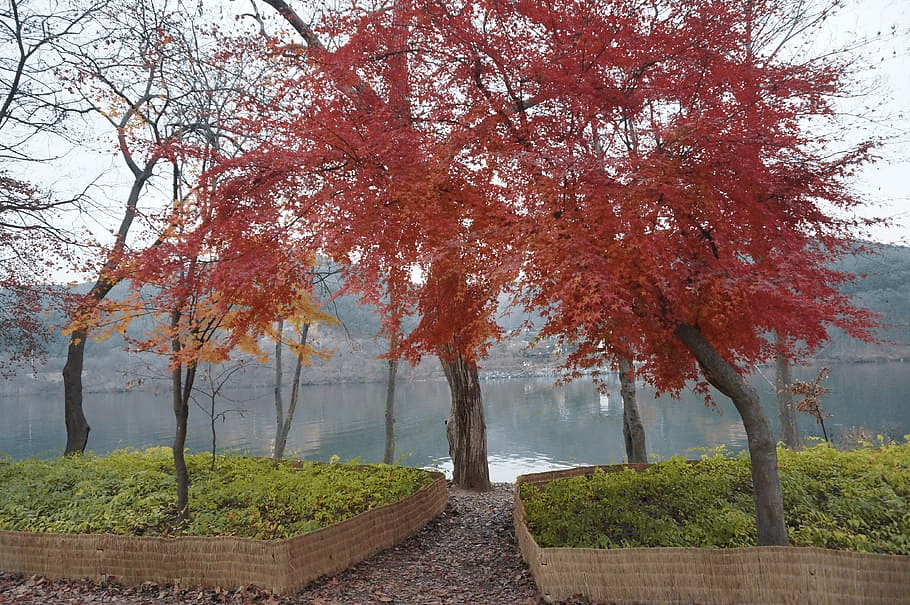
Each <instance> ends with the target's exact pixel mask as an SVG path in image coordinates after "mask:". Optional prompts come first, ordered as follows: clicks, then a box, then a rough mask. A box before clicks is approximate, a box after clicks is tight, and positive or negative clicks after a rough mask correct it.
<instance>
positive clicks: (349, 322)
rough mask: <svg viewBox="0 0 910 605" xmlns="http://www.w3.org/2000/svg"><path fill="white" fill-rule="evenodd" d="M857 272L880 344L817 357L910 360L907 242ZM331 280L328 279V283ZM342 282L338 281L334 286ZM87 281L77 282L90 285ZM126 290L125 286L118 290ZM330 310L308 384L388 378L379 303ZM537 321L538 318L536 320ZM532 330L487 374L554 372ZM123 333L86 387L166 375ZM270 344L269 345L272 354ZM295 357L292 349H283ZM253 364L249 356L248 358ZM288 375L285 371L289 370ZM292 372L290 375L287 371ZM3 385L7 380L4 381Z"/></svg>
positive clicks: (411, 375)
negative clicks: (333, 322)
mask: <svg viewBox="0 0 910 605" xmlns="http://www.w3.org/2000/svg"><path fill="white" fill-rule="evenodd" d="M836 268H837V269H839V270H842V271H845V272H849V273H851V274H854V275H856V276H857V278H856V280H855V281H854V282H852V283H849V284H846V285H845V286H844V288H843V291H844V293H846V294H849V295H851V296H852V297H854V298H855V300H856V302H857V304H859V305H861V306H864V307H866V308H869V309H870V310H872V311H874V312H876V313H879V314H880V315H881V317H882V319H881V321H882V325H883V327H882V330H881V331H880V334H879V336H880V338H881V339H882V340H883V341H884V342H881V343H872V344H869V343H863V342H860V341H857V340H855V339H853V338H850V337H848V336H847V335H845V334H844V333H843V332H841V331H839V330H832V333H831V341H830V342H829V343H828V345H827V346H825V347H824V348H823V349H822V350H821V351H819V352H818V354H817V355H816V357H817V359H819V360H832V361H885V360H910V248H908V247H904V246H885V245H880V246H876V247H875V253H874V254H863V255H853V256H849V257H846V258H844V259H842V261H841V262H840V263H839V264H838V266H837V267H836ZM330 286H331V285H330ZM334 287H337V284H334ZM87 289H88V285H81V286H77V287H76V291H78V292H84V291H87ZM124 291H125V288H123V287H121V288H119V289H118V290H115V291H114V293H113V294H114V295H115V296H116V295H117V294H118V292H120V293H121V294H120V295H121V296H122V292H124ZM331 312H332V313H333V314H335V315H337V317H338V318H339V319H340V320H341V322H342V323H341V325H338V326H323V325H319V326H314V327H313V328H311V331H310V341H311V343H313V344H314V345H316V346H317V347H319V348H321V349H322V350H325V351H326V352H333V355H332V356H331V357H330V358H329V359H328V360H314V362H313V364H312V366H310V367H307V368H305V370H304V373H303V381H304V382H306V383H329V382H372V381H382V380H385V379H386V376H387V371H388V366H387V362H386V361H385V360H383V359H380V356H381V355H382V354H383V353H385V351H386V348H387V343H386V342H385V341H384V340H382V339H378V338H376V336H375V335H376V334H377V333H378V331H379V327H380V323H379V317H378V315H377V314H376V312H375V309H373V308H371V307H368V306H362V305H360V304H358V301H357V300H356V299H355V298H353V297H350V296H347V297H339V298H337V299H336V300H334V301H333V303H332V306H331ZM526 319H528V317H527V316H526V315H524V314H523V313H515V314H513V315H511V316H510V315H507V314H505V313H504V314H503V317H502V319H501V321H502V322H503V324H504V327H506V328H507V329H513V328H515V327H517V326H519V325H520V324H521V323H522V322H523V321H524V320H526ZM532 319H533V318H532ZM62 320H63V318H62V317H61V316H60V315H59V314H53V313H52V314H50V315H48V317H47V320H46V321H47V323H48V324H49V325H60V324H61V323H62ZM150 321H151V320H149V319H146V320H143V321H142V322H139V323H137V324H136V325H135V326H134V328H133V331H135V333H136V335H138V334H141V333H144V332H145V331H146V330H147V329H148V328H149V327H150ZM529 340H530V336H528V335H525V336H524V337H523V338H514V339H511V340H507V341H505V342H503V343H500V344H498V345H496V346H495V347H493V348H492V350H491V353H490V356H489V357H488V358H487V359H485V360H483V362H482V364H481V366H482V371H483V373H484V375H486V376H488V377H507V376H522V375H527V374H540V373H544V372H548V371H550V370H552V369H553V368H554V367H555V366H556V364H557V363H558V360H557V359H555V358H554V356H553V354H552V351H553V349H552V348H549V347H546V346H544V347H540V348H538V349H535V350H531V349H529V348H528V346H527V342H528V341H529ZM66 348H67V339H66V337H64V336H63V335H62V334H60V333H59V332H55V333H54V336H53V338H52V340H51V342H50V343H49V359H48V363H47V365H46V366H45V367H44V368H42V369H41V370H40V372H39V374H38V376H37V377H35V378H29V377H27V376H26V375H25V374H24V373H23V374H22V375H20V376H18V377H16V378H15V379H14V380H11V381H0V390H9V389H10V388H16V389H22V388H25V389H36V388H45V387H52V386H54V385H57V384H59V383H60V381H61V375H60V372H61V370H62V368H63V362H64V360H65V356H66ZM124 349H125V342H124V340H123V339H122V338H120V337H116V336H115V337H111V338H108V339H107V340H104V341H101V342H96V341H94V340H92V341H90V342H89V343H88V345H87V348H86V364H85V378H84V384H85V385H86V390H87V391H92V390H97V391H109V390H122V389H130V388H136V387H137V386H138V385H140V384H142V385H146V384H148V382H149V381H154V380H166V375H167V374H166V366H167V362H166V360H163V359H160V358H158V357H156V356H154V355H150V354H142V353H129V352H126V351H125V350H124ZM273 350H274V349H273V345H270V346H269V347H268V351H269V353H270V354H271V353H272V352H273ZM285 357H286V358H287V357H290V355H287V354H286V355H285ZM246 361H247V362H249V361H250V360H246ZM286 376H287V375H286ZM399 376H400V377H401V378H403V379H413V380H422V379H429V378H441V377H442V373H441V370H440V368H439V364H438V362H437V361H436V360H435V359H427V360H425V361H423V362H422V363H420V364H419V365H418V366H416V367H414V368H411V367H409V366H407V365H403V366H402V367H401V368H400V373H399ZM287 378H289V376H287ZM238 379H239V380H241V381H242V382H244V383H245V384H248V385H272V384H273V381H274V366H273V365H272V364H271V363H270V364H265V365H263V364H258V363H254V362H253V363H248V367H247V369H245V370H244V372H243V373H242V374H241V375H239V378H238ZM4 383H5V384H4Z"/></svg>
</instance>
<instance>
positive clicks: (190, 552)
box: [0, 473, 448, 594]
mask: <svg viewBox="0 0 910 605" xmlns="http://www.w3.org/2000/svg"><path fill="white" fill-rule="evenodd" d="M447 498H448V492H447V489H446V481H445V477H444V476H443V475H442V474H441V473H434V478H433V481H432V482H431V483H430V484H429V485H428V486H426V487H424V488H423V489H421V490H420V491H418V492H417V493H415V494H413V495H411V496H409V497H408V498H405V499H404V500H400V501H399V502H396V503H394V504H389V505H386V506H382V507H379V508H375V509H373V510H369V511H367V512H364V513H361V514H360V515H357V516H356V517H352V518H351V519H347V520H346V521H342V522H341V523H336V524H334V525H330V526H328V527H324V528H322V529H318V530H316V531H313V532H309V533H306V534H303V535H300V536H296V537H294V538H290V539H287V540H254V539H251V538H236V537H215V538H199V537H178V538H155V537H145V536H115V535H111V534H42V533H29V532H11V531H0V569H4V570H7V571H11V572H16V573H22V574H39V575H42V576H46V577H48V578H91V579H94V580H96V581H100V580H106V581H111V582H119V583H123V584H140V583H142V582H146V581H150V582H155V583H158V584H176V585H180V586H207V587H221V588H225V589H230V588H237V587H239V586H258V587H261V588H265V589H268V590H271V591H272V592H275V593H280V594H290V593H293V592H295V591H297V590H299V589H301V588H303V587H304V586H306V585H307V584H308V583H310V582H311V581H313V580H315V579H317V578H319V577H321V576H325V575H330V574H334V573H337V572H339V571H341V570H343V569H345V568H347V567H349V566H351V565H353V564H354V563H357V562H359V561H362V560H364V559H366V558H367V557H369V556H370V555H373V554H375V553H377V552H379V551H381V550H383V549H385V548H388V547H390V546H394V545H395V544H398V543H399V542H401V541H403V540H404V539H406V538H408V537H409V536H411V535H413V534H415V533H417V531H418V530H420V528H422V527H423V526H424V525H426V524H427V523H428V522H429V521H430V520H431V519H433V518H434V517H435V516H436V515H438V514H439V513H441V512H442V511H443V509H445V505H446V500H447Z"/></svg>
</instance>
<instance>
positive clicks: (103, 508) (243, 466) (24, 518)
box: [0, 448, 432, 540]
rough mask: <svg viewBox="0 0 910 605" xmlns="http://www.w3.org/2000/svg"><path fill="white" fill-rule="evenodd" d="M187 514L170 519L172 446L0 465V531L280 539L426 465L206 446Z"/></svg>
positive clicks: (414, 483)
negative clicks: (261, 454)
mask: <svg viewBox="0 0 910 605" xmlns="http://www.w3.org/2000/svg"><path fill="white" fill-rule="evenodd" d="M186 460H187V466H188V468H189V472H190V504H191V507H192V512H191V515H190V518H189V519H188V520H186V521H184V522H181V523H179V524H176V525H175V524H174V522H173V519H174V516H173V512H174V511H173V509H174V494H173V491H174V465H173V459H172V457H171V451H170V449H165V448H154V449H149V450H144V451H133V450H122V451H118V452H114V453H112V454H110V455H106V456H94V455H86V456H68V457H64V458H63V459H54V460H39V459H28V460H21V461H14V462H10V463H9V464H2V465H0V486H2V490H3V495H2V497H0V529H5V530H13V531H31V532H57V533H113V534H122V535H165V536H178V535H193V536H244V537H250V538H259V539H267V540H270V539H283V538H289V537H292V536H295V535H299V534H302V533H306V532H308V531H313V530H315V529H318V528H320V527H324V526H326V525H331V524H333V523H338V522H340V521H343V520H345V519H348V518H350V517H353V516H355V515H357V514H359V513H362V512H365V511H367V510H369V509H372V508H376V507H379V506H383V505H385V504H390V503H393V502H397V501H399V500H401V499H403V498H406V497H407V496H410V495H411V494H413V493H415V492H417V491H418V490H420V489H421V488H422V487H424V486H426V485H428V484H429V483H430V482H431V481H432V475H431V474H430V473H429V472H428V471H425V470H421V469H416V468H407V467H400V466H390V465H358V464H356V463H346V464H320V463H313V462H300V461H276V460H271V459H267V458H249V457H244V456H230V455H228V456H219V457H217V459H216V461H215V467H214V470H213V469H212V466H211V464H212V458H211V455H210V454H193V455H189V456H187V458H186Z"/></svg>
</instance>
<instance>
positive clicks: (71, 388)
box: [63, 110, 158, 455]
mask: <svg viewBox="0 0 910 605" xmlns="http://www.w3.org/2000/svg"><path fill="white" fill-rule="evenodd" d="M128 113H135V110H131V111H130V112H128ZM124 137H125V135H124V133H123V132H122V131H121V132H119V133H118V138H119V139H120V143H121V150H123V156H124V159H125V160H126V163H127V166H129V168H130V170H131V171H132V173H133V176H134V177H135V178H134V180H133V185H132V187H130V193H129V197H128V198H127V200H126V209H125V210H124V213H123V219H122V220H121V222H120V227H119V228H118V229H117V239H116V241H115V242H114V247H113V249H112V250H111V252H110V254H109V255H108V257H107V260H106V261H105V263H104V266H103V267H102V268H101V271H100V272H99V273H98V279H97V280H96V281H95V285H93V286H92V289H91V290H89V292H88V293H87V294H86V295H85V298H83V299H82V301H81V302H80V303H79V309H78V311H77V314H76V315H77V316H78V315H79V314H81V313H84V312H86V311H94V310H95V309H96V308H97V307H98V303H100V302H101V301H102V300H104V297H106V296H107V295H108V293H109V292H110V291H111V289H112V288H113V287H114V286H115V285H117V283H118V281H119V280H115V279H112V278H111V277H110V275H111V273H112V272H113V270H114V269H115V268H116V267H117V265H118V264H119V263H120V255H121V254H122V253H123V250H124V249H125V247H126V236H127V234H128V233H129V230H130V227H131V226H132V224H133V219H134V218H135V217H136V207H137V205H138V203H139V194H140V193H141V192H142V188H143V187H144V186H145V183H146V182H147V181H148V180H149V178H150V177H151V176H152V171H153V170H154V168H155V164H156V163H157V161H158V158H157V157H153V158H152V159H150V160H149V162H148V163H147V164H146V165H145V167H144V168H139V167H138V166H137V165H136V164H135V162H134V161H133V159H132V157H131V156H130V155H129V153H128V152H127V151H125V150H126V148H127V147H126V143H125V138H124ZM88 335H89V332H88V330H87V329H84V328H79V329H78V330H76V331H74V332H73V333H72V334H70V344H69V348H68V349H67V352H66V364H65V365H64V366H63V414H64V419H65V422H66V449H65V450H64V452H63V453H64V455H71V454H81V453H83V452H84V451H85V446H86V444H87V443H88V433H89V430H90V428H91V427H89V425H88V421H87V420H86V419H85V414H84V412H83V409H82V367H83V364H84V360H85V340H86V339H87V338H88Z"/></svg>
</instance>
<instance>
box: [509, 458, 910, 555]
mask: <svg viewBox="0 0 910 605" xmlns="http://www.w3.org/2000/svg"><path fill="white" fill-rule="evenodd" d="M778 456H779V464H780V473H781V487H782V489H783V497H784V507H785V511H786V519H787V532H788V535H789V539H790V543H791V544H792V545H794V546H818V547H823V548H833V549H840V550H852V551H860V552H875V553H882V554H899V555H910V444H906V443H905V444H900V445H898V444H891V445H883V446H882V447H880V448H876V449H872V448H864V449H856V450H850V451H839V450H836V449H834V448H833V447H830V446H828V445H818V446H815V447H812V448H810V449H807V450H804V451H801V452H793V451H790V450H786V449H781V450H780V451H779V452H778ZM519 490H520V491H519V494H520V497H521V501H522V504H523V505H524V509H525V522H526V523H527V526H528V529H529V530H530V531H531V533H532V535H533V536H534V539H535V540H536V541H537V543H538V544H539V545H540V546H542V547H575V548H623V547H659V546H688V547H706V548H733V547H744V546H757V545H758V538H757V535H756V530H755V522H754V518H755V511H754V508H753V500H752V492H751V481H750V475H749V461H748V459H747V458H746V457H745V455H733V454H731V453H730V452H729V451H725V450H718V451H716V452H714V453H712V454H710V455H705V456H703V457H702V458H701V460H700V461H699V462H698V463H697V464H692V463H690V462H688V461H686V460H685V459H683V458H682V457H674V458H671V459H669V460H666V461H663V462H659V463H657V464H653V465H651V466H650V467H648V468H646V469H645V470H643V471H641V472H636V471H634V470H631V469H625V470H622V471H619V472H607V471H605V470H602V469H598V470H597V471H596V472H595V473H594V474H593V475H590V476H579V477H573V478H567V479H558V480H555V481H551V482H549V483H544V484H533V483H522V484H521V485H520V487H519Z"/></svg>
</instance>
